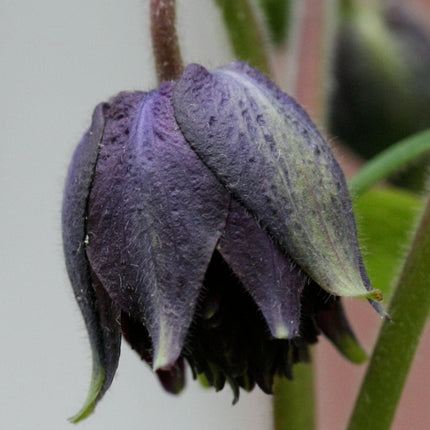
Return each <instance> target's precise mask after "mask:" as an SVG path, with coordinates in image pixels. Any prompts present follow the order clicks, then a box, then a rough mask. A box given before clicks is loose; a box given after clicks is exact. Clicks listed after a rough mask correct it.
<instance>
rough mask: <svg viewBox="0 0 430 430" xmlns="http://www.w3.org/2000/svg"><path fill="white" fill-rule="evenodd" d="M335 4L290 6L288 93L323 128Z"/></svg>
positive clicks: (321, 0) (316, 0)
mask: <svg viewBox="0 0 430 430" xmlns="http://www.w3.org/2000/svg"><path fill="white" fill-rule="evenodd" d="M338 8H339V5H338V0H302V1H300V2H294V4H293V11H292V13H293V24H292V25H291V33H290V35H289V36H288V40H289V53H290V55H289V57H288V66H287V73H288V85H287V87H288V91H289V92H290V93H291V94H292V95H293V96H294V97H295V98H296V99H297V100H298V101H299V103H300V104H302V105H303V106H304V107H305V109H306V110H308V111H309V112H310V114H311V116H312V118H313V119H314V121H315V122H317V123H319V124H320V125H321V124H324V123H325V121H326V109H327V104H328V94H329V91H330V88H331V85H332V82H331V63H332V57H333V46H334V36H335V32H336V28H337V19H338Z"/></svg>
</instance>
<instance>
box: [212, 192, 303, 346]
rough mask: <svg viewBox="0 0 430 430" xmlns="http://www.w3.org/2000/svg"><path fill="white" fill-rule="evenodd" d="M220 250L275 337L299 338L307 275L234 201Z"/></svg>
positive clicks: (219, 246) (220, 243)
mask: <svg viewBox="0 0 430 430" xmlns="http://www.w3.org/2000/svg"><path fill="white" fill-rule="evenodd" d="M218 250H219V252H220V253H221V255H222V256H223V258H224V260H225V261H226V262H227V263H228V265H229V266H230V267H231V269H232V270H233V272H234V273H235V274H236V276H237V277H238V278H239V280H240V282H241V283H242V284H243V286H244V287H245V288H246V290H247V291H248V293H249V294H250V295H251V297H252V298H253V299H254V301H255V303H256V304H257V306H258V307H259V308H260V310H261V312H262V313H263V315H264V318H265V319H266V322H267V324H268V326H269V329H270V331H271V333H272V335H273V336H274V337H276V338H278V339H291V338H294V337H296V336H298V334H299V326H300V297H301V293H302V290H303V288H304V286H305V283H306V275H305V274H304V273H303V272H302V271H301V270H300V269H299V267H298V266H297V265H296V264H295V263H294V262H293V261H292V260H291V259H290V258H289V257H288V256H286V255H284V254H283V253H282V252H281V251H280V250H279V249H278V248H277V247H276V246H275V245H274V244H273V243H272V242H271V240H270V239H269V237H268V236H267V234H266V233H265V232H264V231H263V230H262V229H261V228H260V227H259V225H258V224H257V221H255V219H254V218H253V217H252V216H251V215H249V214H248V213H246V210H245V208H244V207H243V206H242V205H240V204H239V203H237V202H236V201H235V200H234V199H232V201H231V205H230V211H229V215H228V218H227V223H226V227H225V231H224V233H223V235H222V236H221V239H220V242H219V245H218Z"/></svg>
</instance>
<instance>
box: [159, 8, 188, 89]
mask: <svg viewBox="0 0 430 430" xmlns="http://www.w3.org/2000/svg"><path fill="white" fill-rule="evenodd" d="M151 36H152V50H153V52H154V59H155V68H156V71H157V77H158V81H159V82H163V81H170V80H174V79H176V78H178V77H179V76H180V75H181V73H182V71H183V68H184V67H183V63H182V57H181V51H180V48H179V41H178V35H177V33H176V27H175V0H151Z"/></svg>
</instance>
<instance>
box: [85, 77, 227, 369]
mask: <svg viewBox="0 0 430 430" xmlns="http://www.w3.org/2000/svg"><path fill="white" fill-rule="evenodd" d="M172 86H173V84H172V83H165V84H163V85H162V86H161V87H160V89H159V91H154V92H151V93H149V94H147V95H143V94H142V93H140V94H139V93H134V94H122V95H120V96H118V97H117V98H116V99H115V100H113V101H112V103H111V107H110V110H109V120H108V122H107V125H106V132H105V138H104V139H103V148H102V149H101V152H100V157H99V161H98V163H97V168H96V174H95V177H94V182H93V188H92V192H91V195H90V204H89V207H90V212H89V218H88V231H89V245H88V247H87V253H88V256H89V259H90V262H91V265H92V267H93V268H94V270H95V271H96V272H97V274H98V275H99V276H100V279H101V281H102V283H103V285H104V286H105V288H106V289H107V290H108V292H109V294H110V296H111V297H112V298H113V299H114V300H115V301H116V302H117V303H118V304H119V305H120V306H121V308H122V310H123V311H125V312H127V313H129V314H130V315H132V316H133V318H135V319H137V320H138V321H140V322H141V323H142V324H143V325H145V326H146V328H147V329H148V332H149V335H150V337H151V339H152V343H153V348H154V358H153V367H154V370H159V369H163V370H168V369H169V368H171V367H173V366H174V365H175V362H176V360H177V358H178V357H179V355H180V353H181V350H182V347H183V343H184V340H185V336H186V334H187V331H188V328H189V326H190V323H191V320H192V317H193V314H194V310H195V306H196V302H197V297H198V295H199V292H200V289H201V286H202V282H203V279H204V275H205V272H206V268H207V266H208V264H209V261H210V258H211V255H212V253H213V250H214V248H215V245H216V243H217V241H218V239H219V237H220V235H221V231H222V229H223V227H224V224H225V219H226V216H227V210H228V194H227V192H226V190H225V189H224V188H223V187H222V186H221V185H220V184H219V183H218V181H217V180H216V178H215V177H214V175H213V174H212V173H211V172H210V171H209V170H208V169H207V168H206V167H205V166H204V164H203V163H202V162H201V161H200V160H199V158H198V157H197V156H196V154H195V153H194V152H193V151H191V150H190V148H189V145H188V144H187V143H186V142H185V140H184V138H183V136H182V134H181V133H180V131H179V129H178V126H177V124H176V122H175V119H174V116H173V107H172V105H171V94H172Z"/></svg>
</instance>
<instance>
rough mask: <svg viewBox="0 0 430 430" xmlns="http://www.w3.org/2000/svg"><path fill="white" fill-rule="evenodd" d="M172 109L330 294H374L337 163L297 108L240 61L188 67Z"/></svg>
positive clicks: (222, 176) (206, 156)
mask: <svg viewBox="0 0 430 430" xmlns="http://www.w3.org/2000/svg"><path fill="white" fill-rule="evenodd" d="M174 108H175V117H176V120H177V121H178V124H179V126H180V128H181V130H182V132H183V134H184V136H185V138H186V139H187V141H188V142H189V144H190V145H191V147H192V148H193V149H194V150H195V151H196V153H197V154H198V155H199V157H201V159H202V160H203V161H204V163H205V164H206V165H207V166H208V167H209V168H210V169H211V170H212V171H213V172H214V173H215V175H216V176H217V178H218V179H219V180H220V182H221V183H222V184H223V185H224V186H225V187H227V188H228V189H229V190H230V191H231V192H232V193H233V194H234V195H235V197H236V198H237V199H238V200H239V201H240V202H241V203H243V205H244V206H245V207H246V208H247V209H248V210H249V211H250V212H251V213H252V214H253V215H254V217H255V218H256V219H257V220H258V221H259V223H261V225H262V226H264V228H266V229H267V230H268V231H269V233H270V235H271V236H272V237H273V238H274V239H275V240H276V241H277V242H278V243H279V245H280V246H281V247H282V249H283V250H284V251H285V252H286V253H288V254H289V255H290V256H291V257H292V258H293V260H295V261H296V262H297V263H298V264H299V265H300V267H301V268H302V269H303V270H304V271H305V272H306V273H307V274H309V276H311V278H313V279H314V280H315V281H316V282H317V283H318V284H319V285H321V287H323V288H324V289H325V290H327V291H328V292H330V293H332V294H335V295H343V296H363V297H368V298H372V299H375V300H381V298H382V297H381V294H380V292H379V291H377V290H373V289H372V287H371V285H370V283H368V282H367V278H366V279H363V277H362V276H361V269H360V266H361V264H362V258H361V254H360V251H359V248H358V241H357V234H356V228H355V222H354V218H353V215H352V208H351V202H350V199H349V195H348V190H347V187H346V183H345V179H344V176H343V173H342V171H341V169H340V167H339V165H338V164H337V162H336V161H335V159H334V157H333V155H332V154H331V152H330V150H329V148H328V145H327V144H326V142H325V141H324V139H323V138H322V137H321V135H320V134H319V133H318V131H317V129H316V127H315V126H314V124H313V123H312V122H311V120H310V119H309V117H308V116H307V114H306V113H305V112H304V111H303V109H302V108H301V107H300V106H299V105H298V104H297V103H296V102H295V101H294V100H293V99H291V98H290V97H289V96H287V95H286V94H284V93H282V92H281V91H280V90H279V89H277V88H276V87H275V85H274V84H273V83H271V82H270V81H269V80H268V79H267V78H266V77H264V76H263V75H262V74H260V73H259V72H257V71H256V70H254V69H252V68H250V67H249V66H246V65H244V64H242V63H235V64H233V65H230V66H227V67H224V68H221V69H217V70H215V71H214V72H213V73H209V72H208V71H207V70H206V69H204V68H203V67H201V66H198V65H195V64H193V65H190V66H188V67H187V69H186V70H185V72H184V73H183V75H182V76H181V78H180V80H179V81H178V83H177V85H176V88H175V94H174Z"/></svg>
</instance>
